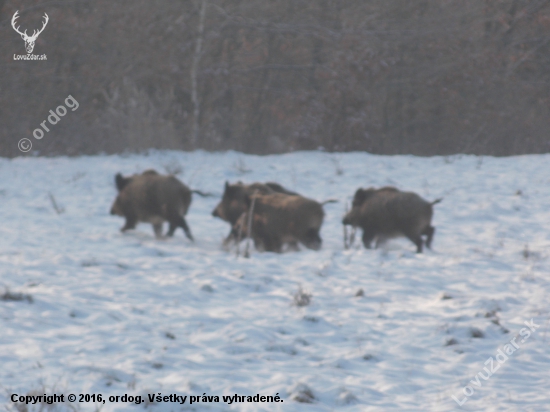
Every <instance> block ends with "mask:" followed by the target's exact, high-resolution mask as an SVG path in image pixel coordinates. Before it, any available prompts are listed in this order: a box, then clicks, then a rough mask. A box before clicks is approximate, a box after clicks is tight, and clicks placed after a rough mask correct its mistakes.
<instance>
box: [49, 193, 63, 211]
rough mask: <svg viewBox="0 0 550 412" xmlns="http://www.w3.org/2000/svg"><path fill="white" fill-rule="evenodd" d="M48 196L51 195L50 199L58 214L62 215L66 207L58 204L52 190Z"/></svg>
mask: <svg viewBox="0 0 550 412" xmlns="http://www.w3.org/2000/svg"><path fill="white" fill-rule="evenodd" d="M48 196H49V197H50V201H51V202H52V206H53V208H54V210H55V211H56V212H57V214H58V215H60V214H61V213H63V212H64V211H65V209H64V208H62V207H59V206H58V205H57V202H56V201H55V197H54V196H53V195H52V192H48Z"/></svg>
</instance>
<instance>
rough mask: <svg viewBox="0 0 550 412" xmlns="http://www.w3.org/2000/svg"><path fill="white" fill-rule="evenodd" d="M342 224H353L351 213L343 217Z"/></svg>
mask: <svg viewBox="0 0 550 412" xmlns="http://www.w3.org/2000/svg"><path fill="white" fill-rule="evenodd" d="M342 224H343V225H351V217H350V215H349V214H348V215H346V216H344V218H343V219H342Z"/></svg>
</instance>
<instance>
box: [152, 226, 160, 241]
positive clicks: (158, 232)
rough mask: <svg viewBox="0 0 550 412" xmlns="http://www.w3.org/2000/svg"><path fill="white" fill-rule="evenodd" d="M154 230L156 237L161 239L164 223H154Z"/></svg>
mask: <svg viewBox="0 0 550 412" xmlns="http://www.w3.org/2000/svg"><path fill="white" fill-rule="evenodd" d="M153 231H154V232H155V237H156V238H157V239H160V238H161V237H162V223H153Z"/></svg>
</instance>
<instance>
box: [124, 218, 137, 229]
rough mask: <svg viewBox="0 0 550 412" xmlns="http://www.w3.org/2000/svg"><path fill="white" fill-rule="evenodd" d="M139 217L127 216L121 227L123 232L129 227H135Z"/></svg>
mask: <svg viewBox="0 0 550 412" xmlns="http://www.w3.org/2000/svg"><path fill="white" fill-rule="evenodd" d="M136 224H137V219H136V218H135V217H134V216H126V223H124V226H122V227H121V228H120V231H121V232H126V231H127V230H128V229H135V228H136Z"/></svg>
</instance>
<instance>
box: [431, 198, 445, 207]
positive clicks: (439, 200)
mask: <svg viewBox="0 0 550 412" xmlns="http://www.w3.org/2000/svg"><path fill="white" fill-rule="evenodd" d="M442 200H443V198H442V197H440V198H439V199H435V200H434V201H433V202H432V203H430V205H432V206H433V205H437V204H438V203H439V202H441V201H442Z"/></svg>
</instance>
